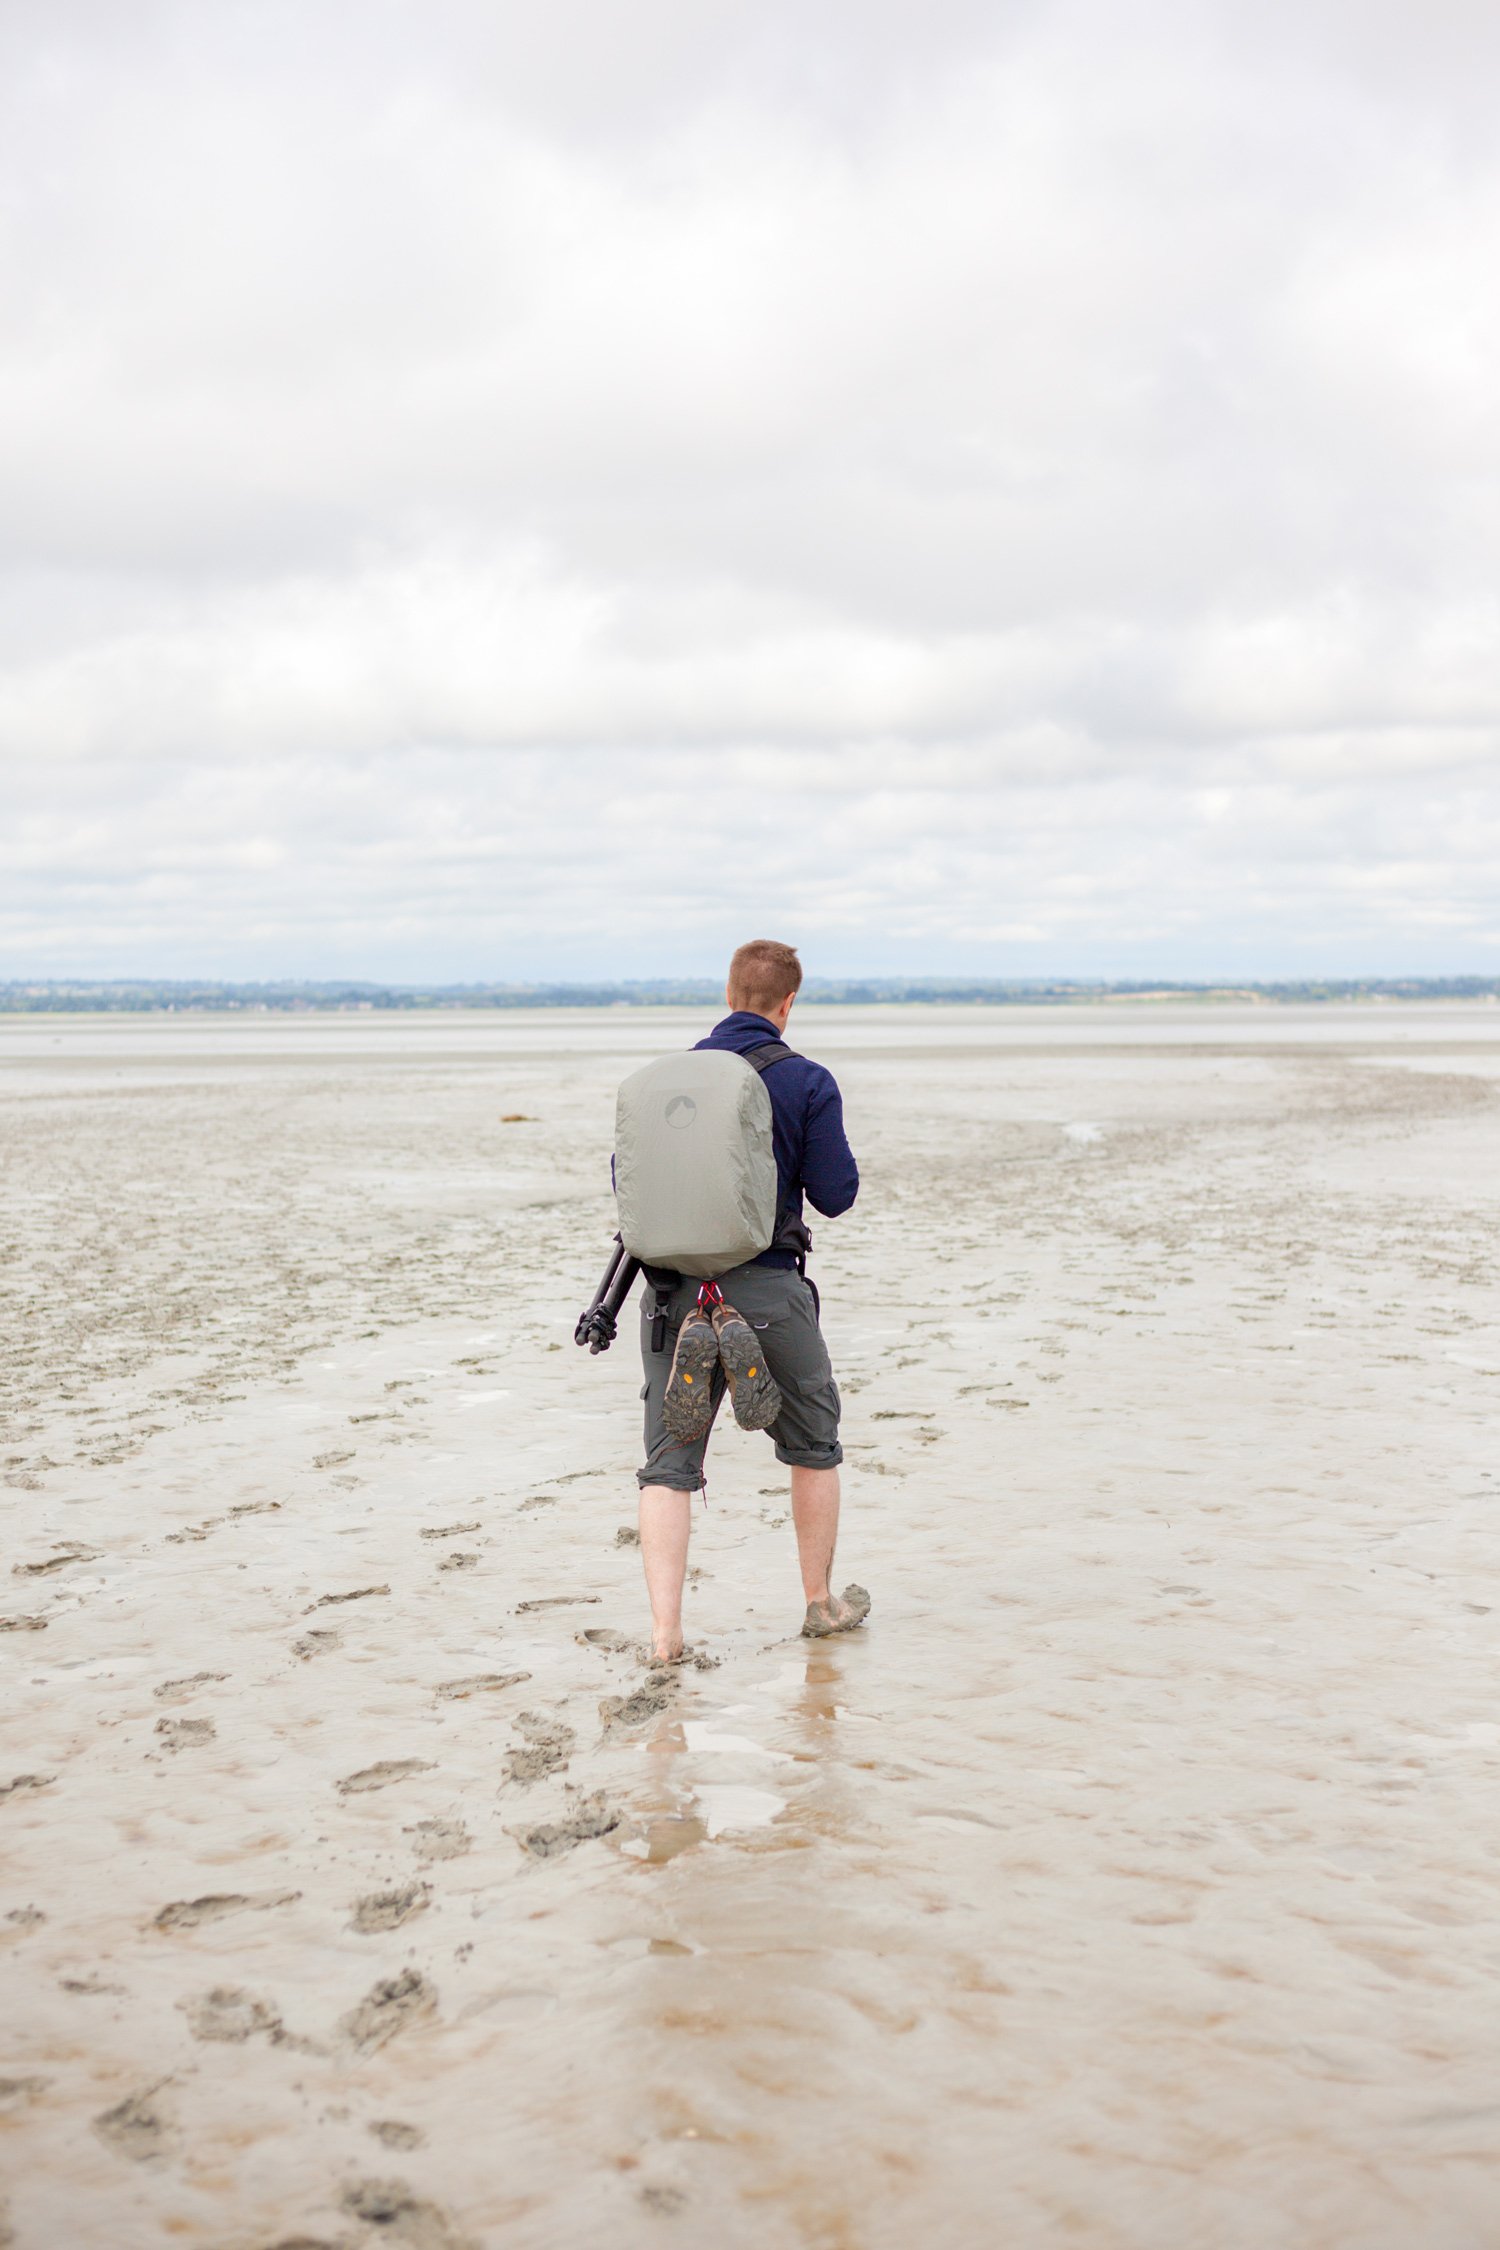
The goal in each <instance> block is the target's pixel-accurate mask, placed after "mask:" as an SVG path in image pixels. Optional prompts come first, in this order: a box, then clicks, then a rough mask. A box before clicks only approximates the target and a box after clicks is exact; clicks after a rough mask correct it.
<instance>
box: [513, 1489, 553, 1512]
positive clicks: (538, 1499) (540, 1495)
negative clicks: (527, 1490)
mask: <svg viewBox="0 0 1500 2250" xmlns="http://www.w3.org/2000/svg"><path fill="white" fill-rule="evenodd" d="M556 1506H557V1495H556V1494H555V1493H552V1492H533V1494H532V1495H531V1498H530V1499H529V1500H523V1501H522V1502H521V1505H520V1507H519V1508H517V1510H516V1514H517V1515H518V1516H532V1515H535V1514H536V1511H537V1510H538V1508H555V1507H556Z"/></svg>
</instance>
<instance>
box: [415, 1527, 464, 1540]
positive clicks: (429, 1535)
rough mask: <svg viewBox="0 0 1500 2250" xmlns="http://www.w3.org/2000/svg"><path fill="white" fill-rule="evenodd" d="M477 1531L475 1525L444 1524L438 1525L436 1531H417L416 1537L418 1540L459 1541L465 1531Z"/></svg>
mask: <svg viewBox="0 0 1500 2250" xmlns="http://www.w3.org/2000/svg"><path fill="white" fill-rule="evenodd" d="M479 1529H480V1526H479V1525H478V1524H477V1523H445V1524H440V1525H439V1526H438V1528H437V1530H436V1531H419V1532H418V1533H417V1537H418V1538H419V1539H459V1538H461V1537H462V1536H463V1534H464V1533H465V1532H466V1531H478V1530H479Z"/></svg>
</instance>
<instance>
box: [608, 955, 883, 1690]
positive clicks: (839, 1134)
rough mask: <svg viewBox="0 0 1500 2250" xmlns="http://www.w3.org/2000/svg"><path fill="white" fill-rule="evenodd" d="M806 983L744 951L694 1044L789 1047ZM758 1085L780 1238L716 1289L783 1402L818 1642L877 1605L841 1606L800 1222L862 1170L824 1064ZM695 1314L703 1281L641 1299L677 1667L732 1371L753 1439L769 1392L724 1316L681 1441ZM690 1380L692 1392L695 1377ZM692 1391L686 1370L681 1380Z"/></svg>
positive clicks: (658, 1538)
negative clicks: (755, 1397)
mask: <svg viewBox="0 0 1500 2250" xmlns="http://www.w3.org/2000/svg"><path fill="white" fill-rule="evenodd" d="M801 983H802V964H801V962H800V961H799V960H798V959H797V955H796V953H795V951H794V950H793V948H792V947H791V946H789V945H778V944H775V943H774V942H773V941H772V940H770V939H769V938H756V939H754V940H752V942H751V943H750V944H748V945H742V946H741V947H740V948H739V950H738V952H737V953H736V954H735V956H734V959H733V960H732V961H731V962H730V965H729V983H728V987H727V989H726V992H725V995H724V997H725V999H726V1000H727V1002H728V1004H729V1008H730V1011H731V1012H730V1013H729V1014H728V1015H727V1016H725V1018H724V1020H723V1021H722V1023H718V1024H715V1026H714V1028H713V1030H712V1031H711V1032H710V1033H709V1035H708V1037H707V1038H706V1039H700V1040H699V1042H698V1045H699V1046H700V1047H719V1048H728V1049H729V1050H730V1051H731V1052H732V1053H735V1054H742V1055H743V1054H748V1053H750V1052H751V1051H752V1050H754V1049H756V1048H761V1047H765V1046H767V1045H768V1044H770V1043H771V1042H773V1041H779V1040H781V1038H782V1035H783V1033H784V1032H785V1030H786V1026H787V1018H788V1017H789V1016H790V1014H791V1012H792V1003H793V1001H794V1000H795V999H796V997H797V992H798V988H799V987H800V985H801ZM762 1083H763V1084H764V1086H765V1089H766V1092H767V1093H768V1094H769V1096H770V1100H771V1126H772V1138H773V1143H774V1148H775V1155H776V1173H777V1184H778V1198H777V1213H776V1232H775V1235H774V1237H773V1239H772V1242H771V1246H770V1248H769V1249H768V1250H763V1251H762V1252H761V1254H760V1256H759V1257H758V1258H753V1259H751V1260H750V1261H749V1263H748V1264H746V1265H742V1266H736V1267H734V1268H733V1270H732V1271H731V1272H729V1273H725V1274H720V1275H719V1277H718V1286H719V1289H720V1290H721V1291H722V1293H723V1296H724V1297H725V1299H726V1300H727V1302H728V1304H729V1305H731V1306H732V1307H733V1308H734V1310H735V1312H737V1313H738V1314H739V1315H740V1316H741V1319H742V1320H743V1321H744V1322H746V1323H748V1325H749V1328H750V1330H751V1333H752V1335H753V1338H754V1342H755V1344H756V1345H757V1346H759V1349H760V1353H761V1354H763V1357H764V1365H765V1367H766V1368H767V1369H769V1372H770V1375H771V1377H772V1379H773V1382H774V1384H775V1386H776V1388H778V1389H779V1391H780V1394H781V1398H780V1410H779V1412H778V1413H777V1415H776V1417H775V1419H774V1420H773V1421H771V1422H770V1423H769V1425H768V1431H767V1434H768V1435H769V1436H770V1438H771V1439H772V1441H773V1442H774V1444H775V1447H776V1458H777V1460H778V1461H783V1462H785V1463H786V1465H787V1467H788V1468H789V1469H790V1470H791V1472H792V1520H793V1523H794V1524H795V1526H796V1531H797V1557H798V1561H799V1563H800V1564H801V1568H802V1590H803V1594H804V1596H805V1598H806V1601H807V1615H806V1617H805V1619H804V1621H803V1626H802V1630H803V1632H804V1633H806V1634H807V1635H808V1636H809V1637H811V1638H820V1637H822V1636H823V1635H824V1634H828V1633H846V1632H848V1631H850V1630H851V1629H852V1628H853V1627H854V1626H856V1625H860V1624H862V1623H863V1622H864V1619H865V1617H866V1616H867V1614H868V1612H869V1608H870V1597H869V1595H868V1594H867V1593H866V1592H865V1591H864V1589H863V1587H860V1586H847V1587H846V1588H845V1589H844V1592H843V1594H842V1595H836V1594H834V1592H833V1590H832V1588H831V1585H830V1583H829V1573H830V1572H831V1570H832V1568H833V1551H834V1545H835V1542H836V1540H837V1537H838V1526H839V1463H840V1462H841V1461H842V1460H843V1458H844V1454H843V1448H842V1446H841V1445H840V1444H839V1393H838V1385H837V1384H836V1383H835V1381H834V1379H833V1369H832V1367H831V1366H830V1364H829V1359H828V1351H827V1347H826V1345H825V1344H824V1342H823V1336H822V1332H821V1330H820V1328H819V1326H818V1297H817V1291H816V1290H815V1289H814V1288H813V1286H812V1284H811V1283H810V1282H809V1281H808V1280H807V1279H806V1277H805V1274H804V1273H803V1271H802V1268H803V1266H804V1264H805V1262H806V1253H807V1248H808V1245H809V1243H810V1240H811V1237H810V1236H809V1235H808V1232H807V1229H806V1227H805V1226H804V1224H803V1221H802V1203H803V1197H804V1195H805V1196H806V1198H807V1200H808V1202H809V1203H811V1204H812V1206H813V1209H814V1210H815V1211H818V1212H821V1213H822V1215H823V1217H824V1218H826V1219H835V1218H837V1217H838V1215H839V1213H840V1212H841V1211H847V1210H848V1209H849V1207H850V1205H851V1204H852V1203H853V1201H854V1198H855V1196H856V1195H857V1194H858V1193H859V1169H858V1167H857V1165H856V1164H855V1161H854V1157H853V1155H852V1153H851V1151H850V1148H849V1143H848V1141H847V1139H846V1138H845V1135H844V1110H843V1103H842V1100H841V1099H840V1096H839V1090H838V1086H837V1085H836V1083H835V1081H834V1079H833V1077H832V1075H831V1073H830V1072H828V1071H826V1070H825V1069H824V1068H823V1067H822V1065H821V1064H820V1063H815V1062H810V1061H809V1060H808V1059H807V1057H806V1056H805V1055H797V1054H792V1055H789V1056H787V1057H786V1058H785V1059H784V1060H782V1061H780V1062H778V1063H776V1065H775V1066H774V1068H772V1069H768V1070H767V1071H766V1073H765V1076H764V1078H763V1081H762ZM659 1304H660V1309H661V1310H662V1311H664V1312H665V1316H666V1333H665V1337H664V1338H662V1337H661V1336H660V1332H658V1339H657V1340H658V1342H659V1343H660V1345H661V1348H660V1349H658V1350H656V1351H653V1350H652V1348H651V1347H652V1341H653V1337H652V1329H653V1325H654V1323H655V1321H656V1315H657V1311H658V1306H659ZM697 1304H698V1283H697V1282H696V1281H695V1280H693V1279H691V1278H680V1277H679V1279H678V1280H677V1281H676V1283H675V1286H673V1287H672V1288H671V1291H670V1294H669V1295H667V1296H666V1298H665V1300H664V1301H662V1300H659V1297H658V1292H657V1291H656V1290H655V1289H653V1288H651V1287H649V1286H648V1287H647V1289H646V1291H645V1293H644V1296H643V1297H642V1300H641V1360H642V1365H643V1367H644V1370H645V1376H646V1381H645V1387H644V1391H643V1396H644V1398H645V1402H646V1461H645V1466H644V1467H643V1468H641V1469H640V1470H638V1471H637V1476H636V1481H637V1483H638V1484H639V1485H640V1526H641V1556H642V1559H643V1561H644V1563H645V1566H646V1591H647V1594H648V1596H649V1598H650V1602H651V1653H652V1656H653V1658H654V1659H655V1660H656V1661H658V1662H661V1663H668V1664H671V1663H676V1662H677V1661H678V1659H679V1658H680V1657H681V1655H682V1588H683V1581H684V1579H685V1577H686V1574H687V1555H688V1537H689V1533H690V1530H691V1524H692V1496H693V1494H694V1493H695V1492H697V1491H699V1490H700V1488H701V1487H702V1485H703V1481H704V1478H703V1455H704V1450H705V1448H706V1446H707V1444H708V1436H709V1430H710V1429H711V1427H712V1424H713V1416H714V1414H715V1413H716V1412H717V1410H718V1407H719V1405H720V1403H721V1401H722V1399H723V1396H724V1391H725V1388H726V1378H725V1372H724V1368H725V1364H727V1365H728V1366H729V1368H730V1371H731V1378H734V1376H735V1372H736V1368H737V1367H738V1379H737V1380H736V1381H735V1407H736V1413H737V1417H738V1418H739V1419H741V1420H742V1421H743V1422H745V1423H746V1426H748V1427H759V1426H760V1423H759V1422H758V1421H757V1420H756V1419H754V1409H753V1405H747V1403H746V1401H747V1400H748V1399H749V1395H750V1391H751V1387H752V1385H756V1384H759V1383H762V1382H763V1381H764V1377H763V1376H762V1374H761V1372H760V1370H759V1368H758V1367H757V1366H756V1364H755V1360H754V1357H753V1356H751V1357H747V1355H746V1353H745V1352H743V1351H742V1352H741V1353H740V1354H739V1357H738V1362H737V1360H736V1357H735V1355H734V1353H732V1352H731V1350H730V1349H729V1340H728V1338H727V1337H726V1334H725V1329H724V1325H723V1322H722V1318H721V1319H720V1320H718V1321H716V1322H715V1328H716V1331H717V1334H718V1336H719V1337H720V1338H721V1339H723V1340H724V1345H725V1348H724V1353H723V1358H722V1360H720V1359H716V1358H714V1356H713V1350H712V1344H711V1342H709V1340H708V1339H706V1338H705V1339H703V1342H702V1345H701V1346H700V1351H702V1350H705V1349H706V1352H707V1360H706V1362H701V1364H707V1365H709V1366H710V1367H711V1373H710V1378H709V1379H710V1392H711V1398H710V1403H709V1405H708V1407H707V1409H706V1411H705V1412H703V1413H700V1414H697V1415H692V1414H689V1416H688V1417H687V1419H688V1420H689V1422H692V1421H696V1422H697V1423H698V1424H699V1425H700V1426H699V1427H698V1430H697V1434H696V1435H694V1436H691V1437H689V1438H687V1439H685V1440H684V1439H682V1438H680V1437H678V1436H675V1435H674V1434H673V1430H672V1429H671V1428H669V1426H668V1425H669V1422H673V1423H675V1424H676V1425H677V1427H678V1428H679V1429H681V1428H682V1427H683V1425H684V1416H683V1413H682V1411H681V1406H680V1401H679V1400H674V1401H672V1402H670V1403H671V1404H672V1405H676V1406H677V1408H678V1411H676V1412H671V1411H669V1402H668V1386H669V1381H670V1379H671V1378H672V1376H673V1374H674V1368H676V1367H677V1362H678V1349H677V1347H678V1343H679V1339H680V1337H681V1334H682V1329H683V1324H684V1322H691V1321H692V1320H693V1319H694V1317H695V1315H696V1313H697ZM699 1333H700V1335H701V1331H700V1332H699ZM684 1361H685V1362H686V1363H687V1364H688V1366H689V1369H691V1366H692V1364H694V1362H693V1357H692V1353H691V1351H689V1352H687V1353H685V1354H684ZM686 1379H687V1380H689V1381H691V1380H692V1375H691V1372H689V1374H688V1376H687V1378H686ZM682 1380H683V1377H682V1374H681V1372H680V1369H679V1370H678V1382H679V1383H680V1382H681V1381H682ZM742 1390H743V1392H744V1394H745V1396H744V1397H743V1398H742V1395H741V1392H742Z"/></svg>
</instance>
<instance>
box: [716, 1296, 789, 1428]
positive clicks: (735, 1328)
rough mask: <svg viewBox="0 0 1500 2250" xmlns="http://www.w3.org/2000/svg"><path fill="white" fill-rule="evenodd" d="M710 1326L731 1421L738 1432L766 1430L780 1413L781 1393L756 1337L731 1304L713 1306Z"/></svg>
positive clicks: (759, 1340)
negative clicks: (730, 1412) (731, 1409)
mask: <svg viewBox="0 0 1500 2250" xmlns="http://www.w3.org/2000/svg"><path fill="white" fill-rule="evenodd" d="M713 1323H714V1334H715V1335H716V1336H717V1338H718V1342H719V1360H720V1363H721V1365H722V1366H723V1369H724V1377H725V1380H726V1382H727V1383H728V1385H729V1397H730V1402H731V1404H732V1405H733V1407H734V1418H735V1420H736V1421H737V1422H738V1423H739V1426H740V1428H741V1429H742V1430H768V1429H769V1428H770V1426H771V1424H772V1423H773V1422H774V1421H775V1419H776V1417H777V1415H778V1414H779V1413H780V1412H781V1392H780V1390H779V1389H778V1388H777V1385H776V1378H775V1376H774V1375H773V1374H772V1373H771V1370H770V1368H769V1367H767V1365H766V1359H765V1353H764V1351H763V1350H762V1348H761V1339H760V1337H759V1336H757V1335H756V1333H755V1330H754V1329H753V1328H752V1327H751V1326H750V1323H749V1321H748V1320H746V1319H745V1317H744V1315H743V1314H742V1313H737V1312H736V1311H735V1309H734V1307H733V1305H722V1304H721V1305H715V1306H714V1311H713Z"/></svg>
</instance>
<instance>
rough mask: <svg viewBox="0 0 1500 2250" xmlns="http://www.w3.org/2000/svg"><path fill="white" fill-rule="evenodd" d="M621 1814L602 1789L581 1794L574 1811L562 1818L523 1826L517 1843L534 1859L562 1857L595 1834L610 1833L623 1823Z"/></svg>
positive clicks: (591, 1838)
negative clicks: (537, 1824) (536, 1825)
mask: <svg viewBox="0 0 1500 2250" xmlns="http://www.w3.org/2000/svg"><path fill="white" fill-rule="evenodd" d="M620 1817H621V1816H620V1813H619V1810H618V1808H617V1807H616V1806H614V1805H612V1804H611V1803H610V1802H609V1799H608V1798H607V1797H606V1796H605V1795H604V1794H603V1792H602V1791H596V1792H595V1794H594V1795H593V1796H591V1797H580V1798H579V1800H578V1802H577V1803H576V1804H575V1805H574V1807H573V1809H572V1811H571V1812H570V1813H568V1814H566V1815H565V1816H564V1818H563V1819H561V1820H548V1821H543V1823H542V1824H541V1826H540V1827H539V1828H527V1829H523V1830H522V1831H521V1832H520V1833H519V1834H518V1835H517V1837H516V1842H517V1843H518V1844H519V1845H520V1847H521V1849H522V1851H523V1852H529V1853H530V1855H531V1857H532V1858H533V1859H560V1858H561V1857H562V1855H563V1853H564V1852H571V1851H573V1850H575V1849H576V1848H577V1846H578V1845H579V1844H587V1843H590V1842H591V1841H592V1840H593V1838H594V1837H596V1836H608V1835H609V1834H610V1832H611V1830H613V1829H616V1828H618V1827H619V1825H620Z"/></svg>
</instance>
